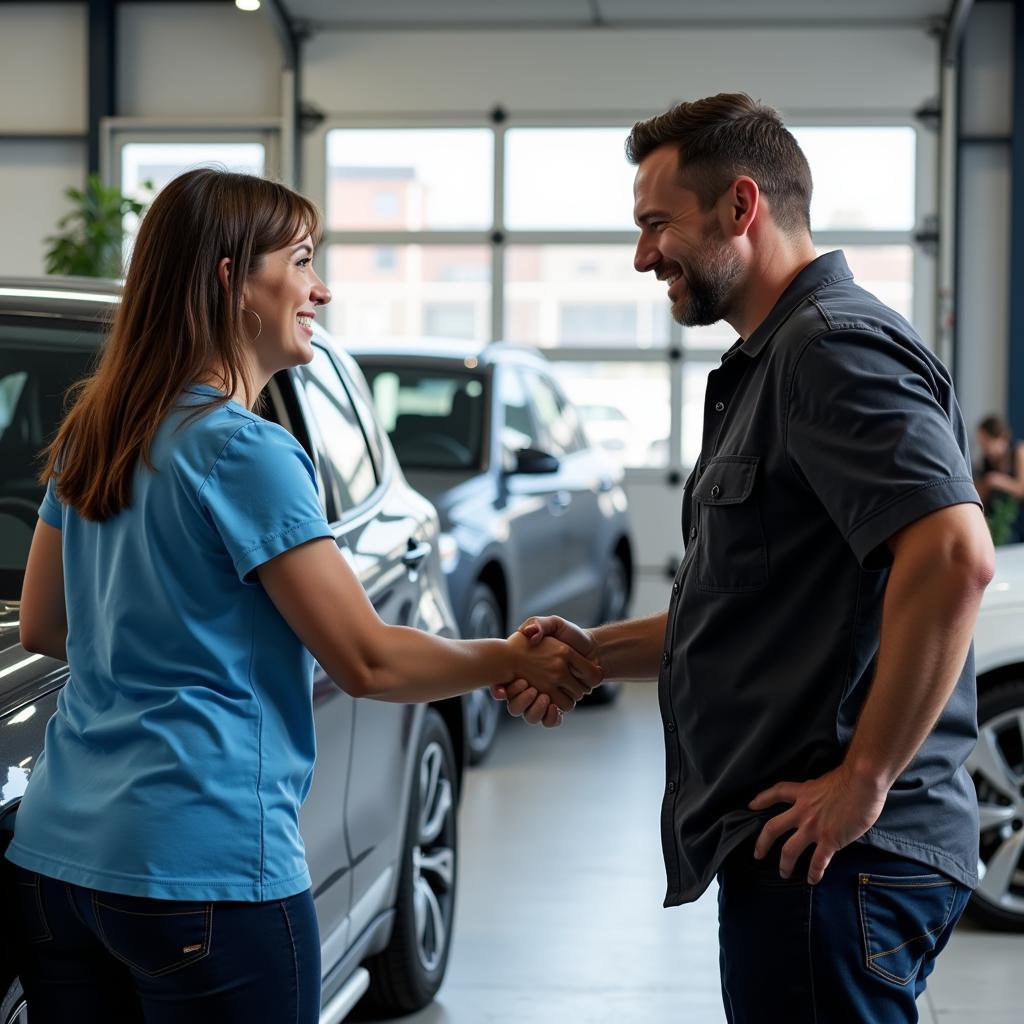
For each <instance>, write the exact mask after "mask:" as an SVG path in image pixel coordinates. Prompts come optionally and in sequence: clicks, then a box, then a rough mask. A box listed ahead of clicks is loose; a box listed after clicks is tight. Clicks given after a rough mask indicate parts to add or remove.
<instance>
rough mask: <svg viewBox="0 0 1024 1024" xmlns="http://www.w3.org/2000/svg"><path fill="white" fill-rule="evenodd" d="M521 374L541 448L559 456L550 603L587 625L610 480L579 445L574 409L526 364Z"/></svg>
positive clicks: (596, 595) (593, 615)
mask: <svg viewBox="0 0 1024 1024" xmlns="http://www.w3.org/2000/svg"><path fill="white" fill-rule="evenodd" d="M523 378H524V380H525V382H526V389H527V393H528V394H529V397H530V402H531V405H532V406H533V410H534V414H535V416H536V418H537V421H538V424H539V426H540V432H541V438H542V446H543V447H544V449H545V450H547V451H550V452H551V454H553V455H555V456H557V458H558V460H559V466H558V472H557V474H555V479H554V480H553V481H552V483H553V485H554V486H555V488H556V494H557V495H558V503H559V507H560V508H561V510H562V516H561V529H562V550H563V568H562V576H561V584H562V586H561V590H560V592H559V594H558V602H559V603H558V605H556V606H555V607H557V608H558V610H559V611H560V612H561V614H563V615H565V616H566V617H567V618H571V619H573V620H574V621H576V622H584V623H592V622H595V621H596V620H597V617H598V615H599V614H600V610H601V609H600V604H601V594H602V592H603V582H604V574H605V570H606V568H607V558H608V552H607V551H606V550H604V549H605V548H606V547H607V546H608V538H607V537H606V531H605V530H604V529H603V526H604V522H603V516H602V514H601V509H600V505H599V499H600V495H601V493H602V492H603V490H606V489H607V488H608V487H610V485H611V481H610V479H609V476H608V473H607V470H606V467H605V465H604V464H603V462H602V461H601V460H600V459H596V458H595V457H594V456H593V453H592V452H591V451H590V450H589V449H588V448H587V447H586V445H584V444H583V438H582V432H581V430H580V427H579V420H578V418H577V416H576V411H575V410H574V409H573V408H572V406H571V405H570V404H569V402H568V401H567V399H566V398H565V396H564V395H563V394H562V393H561V391H560V390H559V388H558V386H557V385H556V384H555V382H554V381H553V380H551V378H550V377H548V376H547V375H546V374H544V373H541V372H540V371H539V370H534V369H532V368H525V369H524V370H523Z"/></svg>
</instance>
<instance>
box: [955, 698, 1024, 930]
mask: <svg viewBox="0 0 1024 1024" xmlns="http://www.w3.org/2000/svg"><path fill="white" fill-rule="evenodd" d="M967 770H968V771H969V772H970V773H971V777H972V778H973V779H974V785H975V787H976V788H977V790H978V808H979V812H980V815H981V859H980V862H979V865H978V868H979V873H980V875H981V881H980V883H979V884H978V888H977V889H976V890H975V891H974V894H973V895H972V897H971V902H970V910H971V914H972V916H974V917H975V918H976V919H977V920H979V921H980V922H983V923H984V924H986V925H988V926H989V927H992V928H999V929H1001V930H1004V931H1024V680H1014V681H1012V682H1008V683H1003V684H1001V685H999V686H995V687H992V689H990V690H987V691H984V692H982V693H981V694H979V697H978V745H977V746H976V747H975V748H974V752H973V753H972V754H971V756H970V757H969V758H968V759H967Z"/></svg>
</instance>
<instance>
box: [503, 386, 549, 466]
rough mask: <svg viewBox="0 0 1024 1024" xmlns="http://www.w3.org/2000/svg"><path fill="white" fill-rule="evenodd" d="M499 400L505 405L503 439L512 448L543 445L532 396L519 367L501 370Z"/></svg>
mask: <svg viewBox="0 0 1024 1024" xmlns="http://www.w3.org/2000/svg"><path fill="white" fill-rule="evenodd" d="M498 402H499V403H500V406H501V416H502V425H501V443H502V445H503V447H505V448H507V449H508V450H509V451H512V452H518V451H522V450H523V449H524V448H539V447H540V446H541V442H540V439H539V437H538V434H537V427H536V424H535V422H534V419H533V413H532V412H531V411H530V400H529V398H528V397H527V395H526V387H525V385H524V384H523V379H522V377H521V376H520V374H519V371H518V370H516V369H514V368H513V367H511V366H503V367H501V368H500V369H499V371H498Z"/></svg>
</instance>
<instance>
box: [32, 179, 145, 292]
mask: <svg viewBox="0 0 1024 1024" xmlns="http://www.w3.org/2000/svg"><path fill="white" fill-rule="evenodd" d="M143 184H144V185H145V186H146V187H147V188H152V185H151V183H150V182H148V181H147V182H143ZM64 195H66V196H67V197H68V199H70V200H71V201H72V203H74V204H75V209H73V210H72V211H71V212H70V213H68V214H66V215H65V216H63V217H62V218H61V219H60V220H59V221H58V222H57V228H58V229H59V231H60V233H59V234H56V235H50V237H49V238H47V239H46V241H47V243H48V244H49V248H48V249H47V251H46V257H45V258H46V272H47V273H48V274H71V275H74V276H77V277H115V278H116V277H120V276H121V257H122V253H123V250H124V235H125V231H124V218H125V217H126V216H127V215H129V214H133V215H135V216H138V215H139V214H141V213H142V211H143V210H144V209H145V204H144V203H140V202H138V200H135V199H132V198H130V197H129V196H125V195H122V194H121V192H120V191H119V190H118V189H116V188H107V187H106V186H105V185H104V184H103V182H101V181H100V178H99V175H98V174H90V175H89V177H88V179H87V181H86V185H85V189H84V190H83V189H77V188H69V189H66V190H65V192H64Z"/></svg>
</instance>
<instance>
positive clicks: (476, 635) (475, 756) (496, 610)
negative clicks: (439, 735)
mask: <svg viewBox="0 0 1024 1024" xmlns="http://www.w3.org/2000/svg"><path fill="white" fill-rule="evenodd" d="M465 633H466V638H467V639H469V640H486V639H487V638H488V637H493V636H499V637H500V636H504V633H505V628H504V622H503V621H502V614H501V605H499V604H498V599H497V598H496V597H495V596H494V591H493V590H491V588H490V587H488V586H487V585H486V584H484V583H478V584H477V585H476V586H475V587H474V588H473V593H472V596H471V597H470V601H469V614H468V615H467V616H466V630H465ZM466 701H467V704H468V705H469V707H468V714H467V717H468V719H469V721H468V723H467V728H466V749H467V751H468V757H469V763H470V764H480V762H481V761H483V760H484V758H485V757H487V755H488V754H489V753H490V752H491V747H493V746H494V737H495V736H496V735H497V732H498V722H499V721H500V720H501V704H500V703H499V702H498V701H496V700H495V699H494V698H493V697H492V696H491V693H490V690H487V689H481V690H473V691H472V692H471V693H468V694H466Z"/></svg>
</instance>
